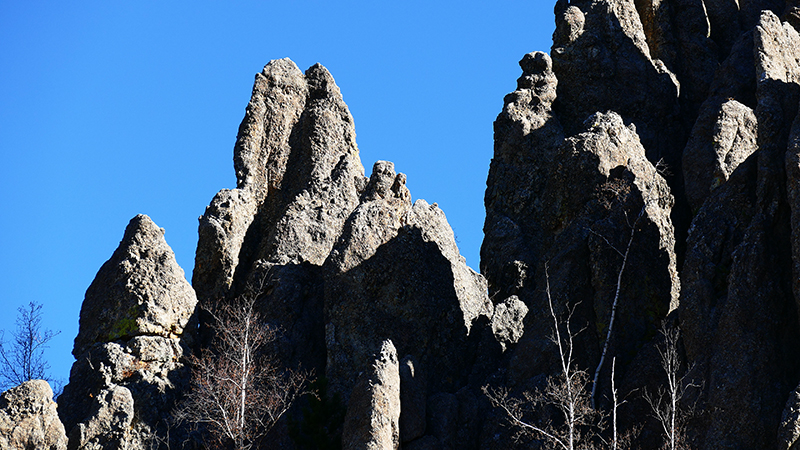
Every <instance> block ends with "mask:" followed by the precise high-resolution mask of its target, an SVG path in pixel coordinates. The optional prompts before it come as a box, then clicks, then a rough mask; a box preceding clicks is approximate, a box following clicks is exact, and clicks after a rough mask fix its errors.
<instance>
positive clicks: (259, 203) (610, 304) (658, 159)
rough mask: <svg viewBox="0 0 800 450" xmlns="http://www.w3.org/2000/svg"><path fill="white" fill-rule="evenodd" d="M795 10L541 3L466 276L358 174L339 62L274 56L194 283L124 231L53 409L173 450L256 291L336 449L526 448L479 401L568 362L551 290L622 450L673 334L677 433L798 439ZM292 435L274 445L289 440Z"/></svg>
mask: <svg viewBox="0 0 800 450" xmlns="http://www.w3.org/2000/svg"><path fill="white" fill-rule="evenodd" d="M799 7H800V6H798V5H797V4H796V2H794V1H782V0H752V1H748V2H740V3H737V2H722V1H716V0H715V1H712V0H706V1H701V0H665V1H660V2H655V1H653V2H650V1H639V0H636V1H632V0H601V1H598V0H572V1H567V0H559V1H557V2H556V5H555V9H554V12H555V17H556V31H555V33H554V36H553V47H552V49H551V53H550V55H548V54H546V53H543V52H533V53H529V54H527V55H525V56H524V57H523V58H522V60H521V61H520V67H521V69H522V75H521V77H520V78H519V79H518V80H517V88H516V89H515V90H514V91H513V92H511V93H510V94H508V95H507V96H506V97H505V100H504V106H503V109H502V111H501V112H500V114H499V115H498V117H497V120H496V121H495V124H494V133H495V146H494V156H493V159H492V162H491V166H490V169H489V175H488V179H487V190H486V196H485V206H486V221H485V224H484V232H485V239H484V242H483V244H482V247H481V274H478V273H476V272H474V271H473V270H472V269H470V268H469V267H467V265H466V263H465V261H464V259H463V258H462V257H461V256H460V254H459V252H458V248H457V246H456V243H455V240H454V236H453V232H452V230H451V228H450V226H449V225H448V223H447V220H446V218H445V215H444V212H443V211H441V209H439V208H438V206H437V205H436V204H428V203H427V202H426V201H424V200H417V201H416V202H412V200H411V194H410V192H409V191H408V189H407V188H406V185H405V182H406V176H405V175H404V174H402V173H398V172H396V171H395V167H394V165H393V164H392V163H390V162H386V161H378V162H376V163H375V165H374V166H373V169H372V173H371V174H370V176H369V178H367V177H365V173H364V169H363V166H362V163H361V161H360V158H359V156H358V147H357V145H356V141H355V127H354V122H353V118H352V116H351V115H350V112H349V110H348V108H347V106H346V104H345V103H344V101H343V99H342V95H341V92H340V91H339V88H338V87H337V86H336V83H335V82H334V80H333V78H332V76H331V75H330V73H328V71H327V70H326V69H325V68H324V67H322V66H321V65H319V64H317V65H314V66H312V67H311V68H309V69H308V70H307V71H306V72H305V73H303V72H301V71H300V70H299V69H298V68H297V66H296V65H295V64H294V63H292V62H291V61H290V60H288V59H284V60H275V61H271V62H270V63H269V64H267V66H265V67H264V70H263V71H262V72H261V73H259V74H257V75H256V79H255V83H254V87H253V93H252V97H251V100H250V103H249V104H248V106H247V109H246V112H245V117H244V119H243V121H242V124H241V126H240V128H239V135H238V137H237V141H236V145H235V148H234V158H233V159H234V169H235V172H236V177H237V186H236V188H234V189H224V190H222V191H220V192H219V193H218V194H217V195H216V196H215V197H214V198H213V199H212V201H211V203H210V205H209V206H208V207H207V208H206V211H205V213H204V214H203V216H202V217H201V218H200V223H199V228H198V234H199V241H198V247H197V253H196V261H195V270H194V273H193V276H192V285H191V286H190V285H189V284H188V283H187V282H186V280H185V278H184V276H183V271H182V270H181V269H180V268H179V267H178V266H177V263H175V260H174V256H173V255H172V252H171V250H170V249H169V247H168V245H167V244H166V242H165V241H164V239H163V230H160V229H159V228H158V227H157V226H155V224H153V223H152V221H150V220H149V218H147V217H146V216H137V217H136V218H134V219H133V220H132V221H131V224H130V225H129V226H128V229H127V230H126V232H125V236H124V237H123V240H122V242H121V244H120V247H119V248H118V249H117V251H115V252H114V254H113V255H112V257H111V259H110V260H109V261H108V262H107V263H106V264H104V265H103V267H102V268H101V269H100V271H99V272H98V275H97V277H96V279H95V281H94V282H93V283H92V285H91V286H90V287H89V289H88V290H87V294H86V299H85V301H84V305H83V308H82V311H81V322H80V331H79V334H78V337H77V338H76V340H75V348H74V350H73V354H74V355H75V357H76V359H77V361H76V363H75V365H74V366H73V369H72V373H71V376H70V384H69V385H68V386H67V387H66V388H65V391H64V394H62V396H61V397H60V398H59V405H61V406H63V408H62V407H59V415H60V419H61V422H62V423H63V425H64V428H65V430H66V436H68V437H69V448H132V449H133V448H149V447H148V446H155V447H158V446H161V447H162V448H166V447H167V446H168V444H169V439H171V440H172V443H173V444H174V443H177V439H180V440H181V442H187V441H186V440H185V435H181V431H180V430H170V429H169V427H170V426H171V425H170V424H169V423H167V422H166V421H163V420H162V419H163V418H164V417H167V416H168V414H169V411H170V409H171V408H172V406H173V405H174V404H175V402H176V401H177V400H178V399H179V398H180V396H181V395H182V391H183V390H184V389H185V388H186V387H187V386H188V384H187V376H188V368H187V367H186V357H187V355H188V354H190V352H192V351H198V350H199V349H201V348H202V347H203V346H204V345H206V344H207V340H208V333H209V329H208V328H207V327H205V322H206V321H207V318H205V319H204V312H203V311H204V308H205V310H210V309H212V308H214V307H215V305H217V304H218V303H220V302H223V303H230V302H236V301H237V298H238V297H239V296H240V295H241V294H242V293H244V292H246V291H252V289H253V288H254V287H256V288H257V307H258V309H259V313H260V315H261V317H263V318H264V319H265V320H266V321H267V322H268V323H269V324H270V325H272V326H275V327H276V328H278V329H280V330H281V334H280V338H279V341H278V342H277V346H276V349H275V350H276V352H277V356H278V357H279V358H280V360H281V361H282V362H283V363H284V364H285V365H287V366H288V367H297V366H298V365H299V366H301V367H304V368H307V369H313V370H314V371H315V373H316V374H317V375H318V376H322V375H324V376H325V377H326V378H327V379H328V381H329V382H330V386H331V389H332V390H333V391H334V392H338V393H340V394H342V395H343V397H344V399H345V401H346V403H347V404H348V410H347V415H346V420H345V425H344V428H343V436H342V441H343V443H344V445H345V447H347V448H381V449H389V448H391V449H396V448H409V449H450V448H464V449H494V448H522V447H525V446H526V445H529V443H526V442H523V441H519V442H517V441H514V439H513V431H510V430H509V428H508V427H507V421H506V417H505V416H504V415H503V414H502V413H501V412H499V411H498V410H496V409H493V408H492V407H491V404H490V403H489V401H488V399H487V398H486V397H485V396H484V395H483V393H482V392H481V391H480V388H481V387H482V386H485V385H490V386H499V387H505V388H507V389H509V391H510V392H511V394H512V395H518V394H520V393H521V392H522V391H524V390H527V389H530V388H532V387H537V386H542V384H543V383H545V382H546V379H547V376H549V375H553V374H556V373H557V372H558V360H559V359H558V355H557V350H556V348H555V346H554V345H552V342H551V341H550V340H549V339H548V338H549V336H550V334H551V331H552V318H551V317H550V316H549V314H545V313H543V312H545V311H548V308H549V307H548V303H547V302H548V298H547V295H546V289H548V290H549V291H550V292H551V293H552V296H551V298H552V300H553V303H554V309H555V311H556V313H557V315H558V316H559V317H565V316H566V315H567V314H568V313H569V312H570V311H572V314H571V323H572V324H573V325H574V326H575V327H576V329H580V330H582V331H581V332H580V333H577V334H576V336H575V353H574V357H575V363H576V365H577V366H578V367H580V368H582V369H584V370H587V371H588V372H590V373H591V374H594V373H595V371H596V372H597V385H596V389H597V392H598V406H599V407H600V408H607V407H608V405H607V400H606V399H607V398H608V394H609V393H610V385H609V383H608V381H607V380H609V377H610V375H611V374H610V367H609V365H608V364H605V365H601V363H600V362H601V358H602V356H603V355H606V358H609V359H610V358H615V360H616V364H617V365H616V376H617V379H618V384H617V386H618V388H619V389H620V394H619V395H620V396H621V397H627V398H629V399H630V400H629V402H628V403H626V405H625V406H624V408H623V410H622V411H623V412H624V414H623V416H624V417H627V418H628V419H627V421H626V419H623V423H621V427H622V428H623V429H627V428H631V427H634V426H637V425H642V426H643V428H642V431H641V433H640V434H639V435H638V437H637V439H638V441H637V442H636V445H639V446H641V447H642V448H655V447H657V446H659V445H660V444H661V440H660V437H659V433H660V431H659V429H658V427H657V426H656V424H654V423H652V422H648V421H644V422H643V423H636V422H635V421H634V420H633V419H632V418H641V417H647V415H648V410H647V408H648V407H647V405H646V404H645V403H644V402H643V401H642V400H641V399H640V397H639V396H637V395H636V394H635V392H637V391H638V390H641V389H642V388H644V387H648V388H650V389H654V388H657V387H658V386H659V385H660V384H661V383H662V381H661V378H660V377H663V374H662V373H661V367H660V361H659V358H658V351H657V348H658V347H657V346H658V345H659V342H660V341H659V338H658V333H657V330H658V329H659V327H660V326H661V324H662V322H664V321H665V320H666V321H667V322H668V323H670V324H672V325H673V326H677V327H679V328H680V329H681V337H682V338H681V341H680V352H681V356H682V357H683V359H684V361H685V365H686V367H687V368H691V371H690V378H691V380H692V381H693V382H694V384H695V385H696V386H697V387H696V388H695V389H694V390H693V391H692V395H691V402H692V404H693V405H694V406H695V408H696V414H695V415H693V416H692V417H691V418H690V420H688V421H687V422H686V423H685V427H684V430H683V431H684V433H685V439H686V444H687V445H689V446H690V447H691V448H698V449H712V448H730V449H774V448H779V449H790V448H794V447H795V446H796V442H797V439H798V436H800V432H798V431H797V430H800V419H798V417H800V414H798V412H797V411H798V410H800V401H799V400H798V398H800V397H798V394H797V392H798V389H800V388H798V385H800V365H798V364H797V362H796V361H798V360H799V359H798V356H799V355H800V344H799V343H800V281H798V280H800V275H799V274H800V239H798V233H799V232H798V231H797V230H798V228H800V225H799V224H800V213H798V207H797V204H798V201H800V189H798V188H797V186H798V183H800V181H799V179H798V176H799V175H800V115H798V102H800V35H799V34H798V33H797V31H796V29H795V28H794V27H795V26H797V24H798V23H799V22H800V20H798V17H800V16H798V14H797V11H798V8H799ZM612 324H613V328H612ZM9 392H11V391H9ZM32 395H33V394H31V396H32ZM46 408H49V406H48V407H46ZM51 413H52V411H51ZM51 413H48V414H50V415H51V416H52V414H51ZM2 417H5V416H2ZM15 417H16V416H15ZM9 420H11V422H14V423H18V422H20V421H23V422H24V420H27V419H17V418H14V419H9ZM2 423H5V422H2V421H0V424H2ZM2 430H3V428H2V427H0V436H5V435H3V434H2V432H3V431H2ZM282 430H283V428H281V427H276V430H275V432H274V433H273V434H274V436H273V439H272V440H271V441H270V442H272V443H273V444H274V445H275V446H276V447H279V448H294V444H293V443H292V442H291V441H290V440H288V439H287V438H286V436H284V435H283V434H282V433H284V431H282ZM26 433H28V432H26ZM36 433H38V431H37V432H33V431H32V432H30V433H29V434H32V435H37V436H38V434H36ZM56 434H57V433H56ZM167 436H169V438H167ZM0 439H3V437H0ZM59 439H60V438H57V439H56V441H59ZM59 442H63V439H62V440H61V441H59ZM58 445H62V444H58ZM54 448H61V447H54Z"/></svg>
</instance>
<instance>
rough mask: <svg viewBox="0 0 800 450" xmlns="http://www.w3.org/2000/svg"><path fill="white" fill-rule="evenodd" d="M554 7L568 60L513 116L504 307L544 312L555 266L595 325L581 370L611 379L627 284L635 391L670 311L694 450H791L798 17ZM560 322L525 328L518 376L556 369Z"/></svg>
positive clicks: (628, 379)
mask: <svg viewBox="0 0 800 450" xmlns="http://www.w3.org/2000/svg"><path fill="white" fill-rule="evenodd" d="M555 12H556V24H557V25H556V27H557V28H556V32H555V35H554V44H553V48H552V63H550V60H549V58H548V57H547V56H546V55H544V54H531V55H526V56H525V58H523V60H522V61H521V62H520V65H521V66H522V69H523V75H522V77H521V78H520V79H519V81H518V89H517V91H515V92H514V93H512V94H509V96H507V97H506V102H505V107H504V109H503V112H502V113H501V114H500V116H499V117H498V119H497V121H496V122H495V156H494V159H493V161H492V167H491V169H490V173H489V180H488V182H487V194H486V208H487V218H486V224H485V226H484V231H485V232H486V238H485V240H484V243H483V247H482V250H481V257H482V259H481V269H482V273H483V274H484V275H486V277H487V279H488V281H489V289H490V294H491V295H493V298H495V299H497V298H503V297H506V296H509V295H518V296H520V298H522V299H523V300H524V301H525V302H526V303H527V304H528V305H529V306H530V307H531V309H534V310H536V309H538V310H541V309H542V307H543V306H544V305H546V303H543V302H544V301H545V297H544V293H543V286H544V282H545V281H546V280H545V277H546V276H547V274H548V273H549V283H550V287H551V289H552V291H553V292H554V298H555V299H556V303H557V304H560V305H561V308H562V309H563V308H566V307H570V305H572V306H571V307H573V308H577V309H576V313H577V314H578V317H577V319H575V320H577V322H578V323H581V324H587V327H586V330H585V331H584V332H582V333H581V334H580V335H579V344H578V351H579V353H578V355H577V360H578V365H579V366H582V367H587V368H591V369H593V368H594V367H596V366H597V364H598V361H599V348H600V347H601V346H602V345H603V344H604V343H605V340H606V339H607V338H608V336H609V335H608V334H606V331H607V324H608V318H609V317H610V312H609V305H608V303H609V301H610V299H611V298H613V292H611V291H612V289H613V288H614V287H615V286H617V284H618V281H617V280H620V281H619V287H620V288H621V293H620V295H619V302H620V303H619V308H620V309H618V311H617V314H619V320H622V321H624V322H625V324H624V325H621V326H620V327H619V329H618V330H619V331H616V332H615V333H614V334H613V336H612V337H611V339H612V340H611V341H610V346H609V351H610V352H611V354H613V355H616V356H617V359H618V362H621V363H622V365H621V366H618V369H617V370H618V372H617V373H618V374H621V377H622V380H623V381H622V382H621V384H622V386H624V388H623V390H625V389H636V388H641V387H643V386H646V385H647V384H649V383H652V380H653V379H654V378H653V377H655V376H657V375H658V370H654V369H652V367H653V366H654V365H655V364H657V361H656V360H654V359H653V348H652V346H653V343H652V341H651V339H652V337H653V330H654V327H656V326H658V324H659V323H660V322H661V321H662V320H663V319H664V318H666V317H668V318H669V319H670V321H671V323H673V324H674V325H676V326H679V327H680V328H681V330H682V336H683V340H682V343H683V346H684V348H685V358H686V361H687V364H688V366H689V367H692V376H693V377H694V379H695V380H696V381H697V382H698V383H701V384H700V386H701V387H700V388H699V389H697V390H696V392H695V393H694V396H695V397H694V398H693V399H692V401H693V402H694V405H695V407H696V414H695V415H694V416H693V418H692V420H691V421H690V422H689V424H688V425H687V435H688V437H689V443H690V444H691V445H692V446H693V447H697V448H707V449H711V448H742V449H745V448H775V447H781V448H788V447H789V445H791V444H792V442H794V441H793V440H792V439H796V435H797V433H796V432H794V431H791V430H796V422H794V423H795V425H790V424H792V423H793V422H792V420H796V414H795V415H794V416H793V415H792V411H796V408H797V402H796V400H790V401H789V404H786V402H787V399H788V398H790V395H789V394H790V393H791V392H792V390H793V388H794V387H795V385H796V384H797V382H798V380H799V379H800V372H799V371H798V369H800V367H798V365H797V363H796V361H797V356H798V351H799V350H800V348H798V343H799V342H800V339H798V338H800V328H799V327H798V318H797V313H798V304H797V298H798V291H797V281H796V280H797V279H798V278H797V277H798V273H799V272H798V271H797V262H796V261H797V252H796V251H795V250H794V249H796V247H797V238H796V228H797V224H796V221H795V220H794V219H793V218H794V216H795V214H793V211H794V210H795V209H797V207H796V203H797V202H796V200H797V199H796V198H795V197H794V193H795V191H796V190H797V189H796V185H797V179H796V172H797V171H796V166H797V163H796V161H797V157H796V148H795V147H796V143H795V141H794V139H795V136H794V133H795V132H796V130H795V128H794V127H796V125H793V124H795V123H796V122H797V119H796V116H797V102H798V87H799V86H798V81H797V77H798V75H800V72H799V71H798V65H797V64H798V49H800V47H798V42H797V37H798V34H797V32H796V30H795V29H794V28H793V26H792V25H791V23H792V21H794V20H796V17H795V15H794V14H795V12H796V5H794V4H793V3H791V2H789V4H784V3H783V2H747V3H746V4H742V5H741V8H739V7H738V5H733V3H731V4H725V2H708V1H706V2H700V1H697V2H693V1H680V0H679V1H665V2H647V1H641V2H640V1H636V2H633V1H603V2H589V1H570V2H566V1H559V2H558V3H557V5H556V7H555ZM779 16H782V18H783V21H782V20H781V18H780V17H779ZM662 163H665V166H666V170H665V171H659V170H657V169H658V167H659V165H660V164H662ZM662 177H663V178H662ZM664 181H666V183H664ZM667 185H668V186H669V187H667ZM518 186H519V187H521V188H518ZM673 199H674V200H673ZM642 203H644V205H645V208H644V214H643V215H642V216H641V217H640V218H639V219H638V221H637V222H634V225H635V226H634V227H633V228H634V229H631V218H632V217H634V215H635V214H634V213H635V212H636V211H639V210H640V209H639V208H641V206H640V205H642ZM621 212H622V213H624V215H621V214H620V213H621ZM625 230H629V231H628V232H629V233H630V236H632V238H631V240H629V241H628V240H627V239H626V237H627V236H628V235H627V234H626V233H625ZM648 230H651V231H648ZM626 242H630V243H631V247H630V249H631V250H630V251H631V253H630V255H629V258H632V259H628V260H627V261H626V262H627V265H626V266H625V271H624V272H623V274H622V277H621V278H619V279H616V278H615V277H616V276H617V275H619V272H618V271H619V270H620V268H621V267H622V260H623V258H621V257H620V256H621V255H622V254H623V253H624V249H625V248H626ZM609 249H615V250H617V251H616V253H617V254H614V253H615V251H609ZM620 250H622V251H620ZM680 263H682V264H681V267H678V264H680ZM677 269H679V271H680V277H678V276H677V274H678V271H677ZM546 270H547V272H546ZM575 305H577V306H575ZM548 327H551V325H550V323H548V318H547V317H544V318H542V317H540V318H536V319H535V318H534V317H531V318H530V319H528V320H527V321H526V327H525V335H524V336H523V338H522V340H521V342H520V344H519V345H518V346H517V347H516V348H515V349H514V350H513V353H512V355H513V356H512V358H511V360H510V365H509V369H510V370H509V374H508V382H509V383H522V384H524V383H526V382H527V383H531V382H532V381H531V380H532V379H533V377H535V375H536V374H539V373H541V372H547V371H550V372H552V371H553V367H552V365H553V363H554V362H555V361H556V359H555V358H554V357H553V356H552V355H548V354H547V351H548V350H547V349H548V348H550V349H552V346H547V345H546V344H547V343H546V342H545V341H544V340H543V337H544V336H546V333H545V331H546V330H547V329H548ZM534 330H536V332H535V333H533V334H532V335H531V334H530V332H531V331H534ZM550 351H552V350H550ZM620 367H621V370H620ZM648 367H650V369H648ZM656 369H658V368H657V367H656ZM648 371H650V372H648ZM601 379H603V377H601ZM606 379H607V378H606ZM648 379H649V380H648ZM598 389H603V386H602V385H601V384H598ZM622 395H625V394H622ZM791 398H792V399H794V398H795V397H791ZM627 407H628V408H630V409H631V411H634V412H635V411H636V410H637V408H645V406H637V405H636V401H633V402H631V405H628V406H627ZM784 408H786V412H782V411H784ZM638 410H639V411H640V412H644V411H646V409H638ZM634 414H635V413H634ZM782 416H783V421H782V420H781V418H782ZM779 424H780V429H781V430H782V431H781V432H780V433H781V434H780V436H781V437H780V438H779V437H778V436H779ZM786 430H790V431H786ZM793 433H794V434H793ZM647 434H648V430H647V428H645V432H644V433H643V439H645V438H646V437H647ZM787 435H792V436H794V437H793V438H786V437H785V436H787ZM787 439H789V440H790V441H791V442H787ZM643 442H646V441H643Z"/></svg>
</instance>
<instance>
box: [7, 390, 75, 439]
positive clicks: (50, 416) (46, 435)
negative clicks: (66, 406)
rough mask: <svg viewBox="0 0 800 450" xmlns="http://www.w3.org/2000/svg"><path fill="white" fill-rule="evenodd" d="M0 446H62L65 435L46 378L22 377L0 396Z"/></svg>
mask: <svg viewBox="0 0 800 450" xmlns="http://www.w3.org/2000/svg"><path fill="white" fill-rule="evenodd" d="M0 448H3V449H37V450H66V448H67V435H66V433H65V432H64V425H62V424H61V420H59V418H58V412H57V410H56V403H55V402H54V401H53V390H52V389H50V385H49V384H48V383H47V382H46V381H44V380H31V381H26V382H25V383H22V384H20V385H19V386H17V387H15V388H11V389H9V390H7V391H5V392H3V394H2V395H1V396H0Z"/></svg>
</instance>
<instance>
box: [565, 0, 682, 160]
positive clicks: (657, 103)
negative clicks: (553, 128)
mask: <svg viewBox="0 0 800 450" xmlns="http://www.w3.org/2000/svg"><path fill="white" fill-rule="evenodd" d="M565 28H566V29H571V28H578V29H582V30H583V31H582V32H580V33H569V34H566V33H559V31H558V30H560V29H565ZM556 30H557V31H556V33H555V34H554V36H553V48H552V53H551V56H552V58H553V71H554V72H555V75H556V76H557V77H558V98H557V99H556V100H555V103H554V106H553V107H554V109H555V111H557V113H558V118H559V120H560V122H561V124H563V126H564V128H565V129H566V131H567V133H568V134H575V133H578V132H580V131H581V129H582V124H583V122H584V121H585V120H586V119H587V118H588V117H589V116H590V115H592V114H594V113H595V112H598V111H602V112H605V111H615V112H617V113H618V114H620V115H621V116H622V117H623V119H624V120H625V121H626V122H633V123H635V124H636V129H637V131H638V134H639V136H640V137H641V140H642V143H643V145H644V147H645V149H646V151H647V157H648V159H650V161H652V162H653V163H655V162H656V161H658V160H660V159H662V158H663V159H664V160H665V161H666V162H667V164H669V165H670V167H674V168H678V167H680V152H681V150H682V149H683V143H682V141H681V136H683V135H684V134H685V130H684V129H683V125H682V122H681V116H680V105H679V102H678V97H679V84H680V83H679V82H678V81H677V79H676V78H675V75H674V73H673V72H671V71H670V70H669V69H668V68H667V66H665V65H664V63H663V62H662V61H661V60H659V59H654V58H653V57H652V56H651V54H650V49H649V47H648V45H647V38H646V35H645V32H644V29H643V27H642V21H641V20H640V18H639V14H638V12H637V10H636V6H635V5H634V2H633V1H632V0H613V1H602V2H596V1H590V0H580V1H571V2H567V1H564V0H561V1H559V2H557V4H556ZM664 136H670V137H671V138H670V139H664Z"/></svg>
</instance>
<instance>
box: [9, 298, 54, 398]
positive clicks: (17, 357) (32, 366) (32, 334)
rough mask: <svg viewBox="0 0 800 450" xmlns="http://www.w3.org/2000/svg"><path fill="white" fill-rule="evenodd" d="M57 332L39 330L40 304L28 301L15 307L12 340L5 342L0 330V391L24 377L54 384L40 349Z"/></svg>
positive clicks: (19, 381) (43, 348)
mask: <svg viewBox="0 0 800 450" xmlns="http://www.w3.org/2000/svg"><path fill="white" fill-rule="evenodd" d="M59 333H60V331H55V332H54V331H52V330H48V329H44V330H43V329H42V305H41V304H38V303H35V302H30V303H28V306H27V307H25V306H20V307H19V308H17V329H16V330H14V331H12V332H11V337H12V339H11V340H10V341H8V342H6V341H5V339H4V338H5V332H3V331H0V391H4V390H6V389H9V388H11V387H14V386H17V385H19V384H22V383H24V382H26V381H28V380H45V381H47V382H49V383H50V384H51V385H53V384H58V383H57V382H56V380H54V379H53V378H52V377H50V375H49V373H48V372H49V370H50V364H48V363H47V360H45V358H44V350H45V349H46V348H48V345H47V344H48V343H49V342H50V341H51V340H52V339H53V338H54V337H55V336H56V335H58V334H59ZM54 390H56V389H55V388H54Z"/></svg>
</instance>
